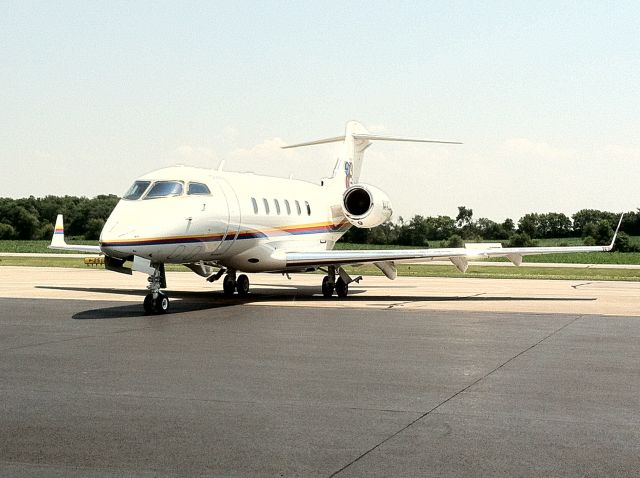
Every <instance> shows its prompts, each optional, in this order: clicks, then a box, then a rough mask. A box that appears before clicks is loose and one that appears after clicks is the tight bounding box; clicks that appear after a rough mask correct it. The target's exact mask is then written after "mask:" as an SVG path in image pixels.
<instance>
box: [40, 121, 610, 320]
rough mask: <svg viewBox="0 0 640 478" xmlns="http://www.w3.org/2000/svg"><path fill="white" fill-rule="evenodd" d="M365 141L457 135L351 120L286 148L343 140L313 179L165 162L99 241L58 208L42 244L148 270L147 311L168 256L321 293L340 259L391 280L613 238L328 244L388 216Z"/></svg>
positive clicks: (228, 281) (240, 284)
mask: <svg viewBox="0 0 640 478" xmlns="http://www.w3.org/2000/svg"><path fill="white" fill-rule="evenodd" d="M373 141H411V142H423V143H445V144H460V143H454V142H450V141H433V140H425V139H409V138H397V137H389V136H378V135H373V134H370V133H369V132H368V131H367V130H366V129H365V128H364V127H363V126H362V125H361V124H360V123H358V122H356V121H350V122H348V123H347V126H346V131H345V134H344V136H338V137H333V138H326V139H321V140H317V141H311V142H306V143H300V144H294V145H291V146H286V147H285V148H296V147H301V146H310V145H317V144H324V143H334V142H341V143H342V151H341V154H340V156H339V158H338V160H337V162H336V165H335V167H334V169H333V174H332V176H331V177H330V178H325V179H323V180H322V181H321V182H320V184H313V183H310V182H306V181H300V180H294V179H283V178H276V177H270V176H261V175H256V174H252V173H235V172H226V171H221V170H210V169H201V168H193V167H184V166H177V167H169V168H163V169H159V170H157V171H154V172H152V173H149V174H146V175H144V176H142V177H140V178H138V179H137V180H135V182H134V183H133V185H132V186H131V188H130V189H129V190H128V191H127V192H126V194H125V195H124V196H123V197H122V199H121V200H120V202H119V203H118V204H117V206H116V207H115V209H114V210H113V212H112V213H111V215H110V216H109V218H108V220H107V222H106V224H105V225H104V228H103V230H102V233H101V235H100V245H99V246H88V245H68V244H66V242H65V240H64V229H63V218H62V215H59V216H58V218H57V221H56V226H55V232H54V235H53V239H52V241H51V245H50V246H49V247H51V248H52V249H64V250H76V251H81V252H93V253H101V254H104V261H105V267H106V268H107V269H109V270H112V271H115V272H121V273H125V274H131V271H132V270H135V271H140V272H144V273H147V274H148V275H149V285H148V287H147V288H148V289H149V294H148V295H147V296H146V297H145V299H144V310H145V311H146V312H147V313H164V312H166V311H167V309H168V308H169V299H168V297H167V295H166V294H165V293H164V292H162V290H161V289H164V288H166V287H167V284H166V279H165V269H164V264H167V263H171V264H183V265H185V266H186V267H188V268H189V269H191V270H192V271H193V272H195V273H196V274H199V275H201V276H202V277H205V278H206V279H207V280H208V281H211V282H213V281H215V280H218V279H220V278H221V277H222V276H224V280H223V282H222V288H223V290H224V293H225V295H229V296H230V295H233V294H234V293H235V292H237V293H238V295H239V296H246V295H247V294H248V293H249V279H248V277H247V276H246V275H245V274H240V275H238V273H239V272H245V273H247V272H248V273H251V272H279V273H290V272H312V271H316V270H318V269H320V270H323V271H325V272H326V275H325V276H324V278H323V279H322V294H323V295H324V296H325V297H331V296H332V295H333V294H334V292H335V293H336V294H337V296H338V297H346V296H347V293H348V290H349V284H350V283H351V282H353V281H354V280H356V281H358V280H359V279H361V278H360V277H359V278H355V279H354V278H352V277H350V276H349V274H348V273H347V272H346V271H345V269H344V268H343V266H345V265H348V264H362V263H373V264H374V265H375V266H376V267H378V268H379V269H380V270H381V271H382V272H383V273H384V275H385V276H387V277H388V278H389V279H395V278H396V275H397V272H396V266H395V264H396V263H398V262H411V261H414V262H415V261H424V260H434V259H449V260H450V261H451V262H452V263H453V264H454V265H455V266H456V267H457V268H458V269H459V270H460V271H461V272H465V271H466V270H467V267H468V261H469V260H471V259H478V258H487V257H498V256H503V257H507V258H509V260H510V261H511V262H513V263H514V264H516V265H520V263H521V262H522V257H523V256H526V255H529V254H549V253H554V252H595V251H609V250H611V248H612V247H613V243H614V241H615V235H614V241H612V242H611V244H609V245H608V246H577V247H519V248H495V247H489V246H485V247H484V248H480V249H467V248H454V249H451V248H449V249H409V250H342V251H334V250H333V247H334V245H335V243H336V241H338V239H339V238H340V237H341V236H342V235H343V234H344V233H345V232H346V231H347V229H349V228H350V227H352V226H355V227H362V228H371V227H375V226H378V225H380V224H382V223H383V222H385V221H387V220H389V218H391V214H392V210H391V201H390V200H389V198H388V196H387V195H386V194H385V193H384V192H382V191H381V190H380V189H378V188H376V187H374V186H371V185H368V184H363V183H360V182H359V178H360V171H361V170H362V161H363V157H364V152H365V150H366V149H367V148H368V147H369V146H370V145H371V143H372V142H373ZM621 220H622V218H621ZM619 227H620V224H618V229H619ZM616 234H617V230H616ZM129 261H130V262H131V265H130V266H126V265H125V263H128V262H129Z"/></svg>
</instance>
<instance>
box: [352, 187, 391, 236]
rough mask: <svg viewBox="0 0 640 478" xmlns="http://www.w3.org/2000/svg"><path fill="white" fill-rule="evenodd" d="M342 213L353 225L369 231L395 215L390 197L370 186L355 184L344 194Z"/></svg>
mask: <svg viewBox="0 0 640 478" xmlns="http://www.w3.org/2000/svg"><path fill="white" fill-rule="evenodd" d="M342 212H343V213H344V215H345V216H346V218H347V219H348V220H349V222H350V223H351V224H353V225H354V226H356V227H362V228H367V229H368V228H371V227H376V226H379V225H380V224H382V223H383V222H385V221H387V220H389V219H390V218H391V215H392V214H393V210H392V209H391V201H390V200H389V196H387V195H386V194H385V193H384V192H382V191H381V190H380V189H378V188H376V187H373V186H369V185H368V184H354V185H353V186H351V187H350V188H349V189H347V190H346V191H345V192H344V194H343V195H342Z"/></svg>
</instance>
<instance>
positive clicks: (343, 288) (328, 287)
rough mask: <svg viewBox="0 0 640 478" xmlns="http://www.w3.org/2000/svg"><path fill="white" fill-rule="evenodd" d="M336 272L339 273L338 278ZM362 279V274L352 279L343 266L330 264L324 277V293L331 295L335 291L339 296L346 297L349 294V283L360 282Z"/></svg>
mask: <svg viewBox="0 0 640 478" xmlns="http://www.w3.org/2000/svg"><path fill="white" fill-rule="evenodd" d="M336 274H337V275H338V278H337V279H336ZM361 279H362V276H358V277H356V278H355V279H352V278H351V277H350V276H349V274H347V272H346V271H345V270H344V269H343V268H341V267H338V268H336V267H335V266H329V267H328V268H327V275H326V276H324V277H323V278H322V295H323V296H325V297H331V296H332V295H333V292H334V291H335V292H336V295H337V296H338V297H340V298H342V297H346V296H347V295H348V294H349V284H350V283H351V282H360V280H361Z"/></svg>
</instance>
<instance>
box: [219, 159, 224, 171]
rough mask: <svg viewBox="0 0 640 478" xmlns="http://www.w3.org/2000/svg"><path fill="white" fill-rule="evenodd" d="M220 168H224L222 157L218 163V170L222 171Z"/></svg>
mask: <svg viewBox="0 0 640 478" xmlns="http://www.w3.org/2000/svg"><path fill="white" fill-rule="evenodd" d="M222 168H224V159H221V160H220V164H218V171H222Z"/></svg>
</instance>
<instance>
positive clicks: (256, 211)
mask: <svg viewBox="0 0 640 478" xmlns="http://www.w3.org/2000/svg"><path fill="white" fill-rule="evenodd" d="M282 203H283V204H284V210H285V211H286V214H287V216H290V215H291V214H292V212H291V204H290V203H289V201H288V200H287V199H284V200H283V201H282ZM262 204H263V206H264V207H263V211H264V213H265V214H271V207H270V206H269V200H268V199H267V198H262ZM294 204H295V206H296V212H297V213H298V216H301V215H302V207H301V206H300V201H298V200H297V199H296V200H295V201H294ZM251 206H252V207H253V213H254V214H259V213H260V209H259V208H258V201H257V200H256V198H253V197H252V198H251ZM273 206H274V209H275V213H276V214H277V215H278V216H279V215H281V214H282V213H283V211H282V209H281V208H280V201H278V200H277V199H275V198H274V199H273ZM304 206H305V210H306V212H307V216H311V205H310V204H309V201H304Z"/></svg>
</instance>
